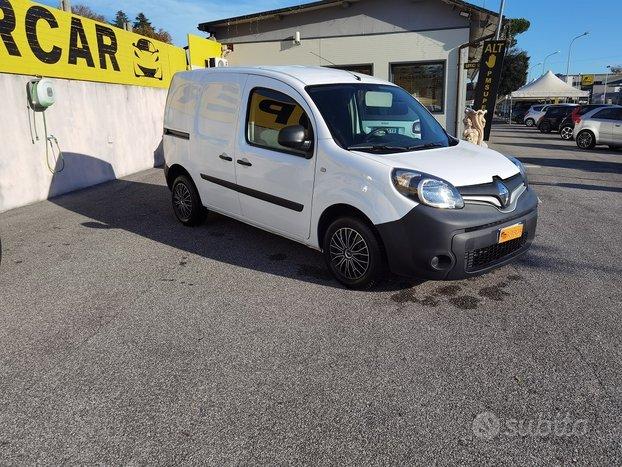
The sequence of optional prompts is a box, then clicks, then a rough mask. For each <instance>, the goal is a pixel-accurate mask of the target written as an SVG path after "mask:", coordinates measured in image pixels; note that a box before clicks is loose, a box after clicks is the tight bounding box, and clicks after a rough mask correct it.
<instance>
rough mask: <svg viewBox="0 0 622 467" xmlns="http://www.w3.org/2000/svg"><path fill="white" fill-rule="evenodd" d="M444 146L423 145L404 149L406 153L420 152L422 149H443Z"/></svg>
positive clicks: (434, 144) (437, 144) (436, 144)
mask: <svg viewBox="0 0 622 467" xmlns="http://www.w3.org/2000/svg"><path fill="white" fill-rule="evenodd" d="M444 147H445V145H444V144H443V143H425V144H419V145H417V146H409V147H407V148H406V150H407V151H421V150H423V149H434V148H444Z"/></svg>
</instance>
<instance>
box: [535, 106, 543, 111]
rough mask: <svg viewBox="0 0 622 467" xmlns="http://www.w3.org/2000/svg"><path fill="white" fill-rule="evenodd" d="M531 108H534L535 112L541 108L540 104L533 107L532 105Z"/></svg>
mask: <svg viewBox="0 0 622 467" xmlns="http://www.w3.org/2000/svg"><path fill="white" fill-rule="evenodd" d="M533 110H535V111H536V112H540V111H541V110H542V106H541V105H536V106H535V107H533Z"/></svg>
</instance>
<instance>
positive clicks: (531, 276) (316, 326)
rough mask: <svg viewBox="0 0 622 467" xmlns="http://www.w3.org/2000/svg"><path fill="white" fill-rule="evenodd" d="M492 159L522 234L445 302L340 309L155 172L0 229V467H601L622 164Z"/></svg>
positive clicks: (282, 256) (329, 286)
mask: <svg viewBox="0 0 622 467" xmlns="http://www.w3.org/2000/svg"><path fill="white" fill-rule="evenodd" d="M491 145H492V147H494V148H496V149H499V150H500V151H502V152H504V153H506V154H513V155H516V156H518V157H519V158H520V159H522V160H523V161H524V162H525V163H527V164H528V172H529V175H530V177H531V181H532V183H533V185H534V186H535V187H536V190H537V192H538V194H539V196H540V199H541V201H542V204H541V206H540V219H539V231H538V235H537V238H536V241H535V243H534V246H533V248H532V249H531V250H530V252H529V253H527V254H526V255H525V256H523V257H522V258H521V259H520V260H519V261H517V262H516V263H514V264H512V265H510V266H507V267H504V268H501V269H498V270H496V271H494V272H492V273H489V274H487V275H484V276H481V277H478V278H474V279H470V280H464V281H457V282H433V281H428V282H419V281H412V280H405V279H401V278H395V277H393V278H389V279H388V280H387V281H386V282H385V283H384V284H383V285H382V286H381V287H380V288H379V289H377V290H374V291H372V292H353V291H349V290H345V289H343V288H342V287H340V286H339V285H338V284H337V283H336V282H335V281H333V280H332V279H331V277H330V276H329V275H328V273H327V272H326V270H325V268H324V265H323V262H322V258H321V257H320V255H319V254H318V253H316V252H314V251H313V250H310V249H307V248H305V247H303V246H300V245H298V244H295V243H292V242H290V241H288V240H284V239H282V238H279V237H276V236H273V235H270V234H268V233H265V232H263V231H260V230H257V229H254V228H252V227H249V226H246V225H244V224H241V223H238V222H236V221H232V220H228V219H226V218H224V217H219V216H210V218H209V219H208V222H207V223H206V224H205V225H203V226H201V227H199V228H196V229H188V228H184V227H182V226H181V225H179V224H178V223H177V222H176V221H175V220H174V218H173V214H172V211H171V208H170V201H169V200H170V195H169V192H168V189H167V188H166V186H165V185H164V181H163V174H162V171H161V170H159V169H153V170H148V171H145V172H141V173H139V174H136V175H134V176H131V177H128V178H124V179H122V180H118V181H115V182H111V183H107V184H103V185H100V186H97V187H94V188H90V189H87V190H83V191H80V192H76V193H73V194H69V195H66V196H62V197H59V198H56V199H53V200H50V201H46V202H41V203H37V204H34V205H30V206H26V207H23V208H19V209H15V210H12V211H8V212H5V213H2V214H0V232H1V234H2V243H3V248H4V254H3V258H2V265H1V266H0V340H1V342H2V346H1V347H0V408H1V410H0V463H2V464H32V463H41V464H59V463H70V464H85V463H104V464H120V463H123V464H128V463H141V464H145V463H157V464H173V463H175V464H177V463H187V464H198V463H201V464H204V463H207V464H214V465H222V464H241V463H244V464H248V463H252V464H276V463H279V464H285V463H294V464H351V465H361V464H414V463H416V464H430V463H438V464H456V463H460V464H478V465H481V464H496V465H498V464H510V463H512V464H518V463H520V464H547V465H550V464H570V463H574V462H576V463H579V464H590V465H597V464H601V465H606V464H607V465H614V464H618V465H619V464H620V463H621V462H622V446H621V438H620V436H621V434H622V433H621V426H620V420H621V415H622V413H621V411H622V404H621V403H622V384H621V383H622V352H621V349H620V336H621V335H622V333H621V331H622V320H621V319H620V316H619V315H620V309H621V308H620V303H621V301H622V286H621V285H620V284H621V283H620V277H621V268H620V263H619V262H620V259H621V258H622V254H621V253H622V247H621V242H620V228H621V224H620V212H622V196H621V193H622V152H614V151H611V150H609V149H606V148H597V149H595V150H593V151H579V150H578V149H577V148H576V146H575V145H574V143H573V142H564V141H562V140H561V139H560V138H559V136H558V135H541V134H540V133H538V132H537V131H536V130H531V129H527V128H525V127H519V126H514V125H512V126H508V125H498V126H495V128H494V129H493V141H492V144H491Z"/></svg>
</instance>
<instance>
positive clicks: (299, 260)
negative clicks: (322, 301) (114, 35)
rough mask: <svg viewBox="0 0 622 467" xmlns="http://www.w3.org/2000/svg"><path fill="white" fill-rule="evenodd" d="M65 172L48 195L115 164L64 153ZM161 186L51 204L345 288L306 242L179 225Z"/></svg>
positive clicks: (121, 184) (217, 218)
mask: <svg viewBox="0 0 622 467" xmlns="http://www.w3.org/2000/svg"><path fill="white" fill-rule="evenodd" d="M64 156H65V157H64V158H65V170H63V171H62V172H60V173H57V174H55V175H54V177H53V180H52V185H51V187H50V193H58V192H62V191H63V190H65V188H66V187H67V184H68V183H69V182H68V181H67V177H68V176H69V175H71V174H73V175H74V176H75V175H76V174H77V173H81V172H82V171H85V170H87V171H91V172H93V173H96V174H99V176H101V177H104V176H105V177H108V178H111V177H112V178H114V170H113V167H112V166H111V165H110V164H109V163H107V162H105V161H102V160H100V159H97V158H94V157H91V156H88V155H84V154H77V153H66V154H64ZM161 180H162V184H152V183H144V182H137V181H132V180H124V179H117V180H112V181H108V182H104V183H101V184H99V185H97V186H94V187H90V188H85V189H82V190H79V191H77V192H75V191H74V192H72V193H68V194H64V195H61V196H57V197H52V195H51V196H50V197H51V199H50V202H52V203H54V204H56V205H58V206H60V207H62V208H64V209H67V210H69V211H72V212H75V213H77V214H80V215H82V216H85V217H86V218H88V219H90V220H82V221H80V222H79V224H80V225H81V226H82V227H86V228H91V229H102V230H106V229H122V230H124V231H127V232H130V233H132V234H135V235H140V236H142V237H144V238H147V239H149V240H152V241H154V242H157V243H159V244H163V245H167V246H170V247H173V248H177V249H179V250H181V251H184V252H187V253H191V254H194V255H198V256H201V257H204V258H208V259H211V260H214V261H218V262H221V263H224V264H229V265H233V266H237V267H242V268H247V269H252V270H255V271H260V272H264V273H268V274H273V275H276V276H283V277H288V278H294V279H297V280H301V281H306V282H311V283H315V284H322V285H324V286H330V287H335V288H343V287H342V286H341V285H340V284H339V283H338V282H337V281H336V280H335V279H334V278H333V277H332V275H331V274H330V272H329V271H328V269H327V267H326V266H325V264H324V260H323V257H322V254H321V253H319V252H317V251H315V250H312V249H310V248H306V247H305V246H304V245H301V244H298V243H296V242H293V241H290V240H287V239H285V238H283V237H280V236H278V235H274V234H271V233H268V232H265V231H263V230H261V229H258V228H255V227H252V226H249V225H247V224H244V223H242V222H239V221H236V220H233V219H230V218H228V217H225V216H221V215H218V214H212V213H210V215H209V216H208V219H207V221H206V222H205V223H204V224H203V225H201V226H198V227H194V228H191V227H185V226H183V225H181V224H180V223H179V222H178V221H177V219H176V218H175V216H174V214H173V210H172V207H171V196H170V191H169V189H168V187H167V186H166V184H165V183H164V174H163V173H162V174H161ZM420 283H422V281H418V280H414V279H408V278H402V277H397V276H394V275H389V276H388V277H387V278H386V279H385V280H384V281H383V282H382V283H381V284H380V285H379V286H378V287H376V288H375V289H373V290H374V291H379V290H380V291H383V290H384V291H394V290H402V289H404V288H409V287H413V286H415V285H418V284H420Z"/></svg>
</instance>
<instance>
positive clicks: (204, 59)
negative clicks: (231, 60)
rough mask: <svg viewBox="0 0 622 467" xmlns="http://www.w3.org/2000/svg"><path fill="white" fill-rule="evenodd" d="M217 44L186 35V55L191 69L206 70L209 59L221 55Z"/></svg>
mask: <svg viewBox="0 0 622 467" xmlns="http://www.w3.org/2000/svg"><path fill="white" fill-rule="evenodd" d="M221 47H222V45H221V44H220V43H219V42H216V41H213V40H210V39H204V38H202V37H199V36H195V35H194V34H188V55H189V57H190V58H189V61H190V67H191V68H207V67H208V66H209V59H210V58H216V57H220V56H221V55H222V50H221Z"/></svg>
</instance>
